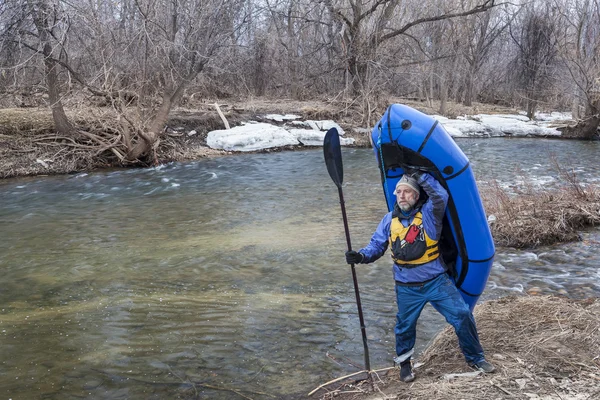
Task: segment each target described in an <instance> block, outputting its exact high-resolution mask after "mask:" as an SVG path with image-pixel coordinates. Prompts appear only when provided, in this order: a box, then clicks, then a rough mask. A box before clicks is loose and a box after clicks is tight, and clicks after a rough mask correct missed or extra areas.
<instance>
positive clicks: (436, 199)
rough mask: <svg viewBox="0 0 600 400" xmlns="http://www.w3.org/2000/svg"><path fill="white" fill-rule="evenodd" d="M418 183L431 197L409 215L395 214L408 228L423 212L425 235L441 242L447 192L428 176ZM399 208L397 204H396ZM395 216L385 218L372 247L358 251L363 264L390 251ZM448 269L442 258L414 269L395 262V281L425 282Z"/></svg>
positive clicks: (378, 227)
mask: <svg viewBox="0 0 600 400" xmlns="http://www.w3.org/2000/svg"><path fill="white" fill-rule="evenodd" d="M417 182H418V183H419V185H420V186H421V187H422V188H423V190H424V191H425V193H427V196H428V197H429V198H428V199H427V201H425V203H423V204H421V205H420V206H417V207H416V208H415V209H413V210H412V211H411V212H410V213H409V214H408V215H404V214H403V213H402V212H400V211H399V210H397V211H396V214H397V215H399V216H400V221H401V222H402V225H404V226H408V225H410V223H411V222H412V220H413V219H414V215H415V214H416V213H417V212H418V211H419V210H421V212H422V214H423V228H424V229H425V232H427V235H429V237H430V238H431V239H433V240H439V239H440V235H441V233H442V220H443V218H444V213H445V212H446V204H447V203H448V192H447V191H446V189H444V188H443V187H442V185H440V183H439V182H438V181H436V180H435V178H434V177H433V176H431V175H430V174H428V173H423V174H421V175H420V176H419V177H418V178H417ZM417 204H419V203H417ZM397 207H398V205H397V204H396V208H397ZM392 213H393V212H392V211H390V212H389V213H387V214H386V215H385V216H384V217H383V219H382V220H381V222H380V223H379V226H377V229H376V230H375V233H373V236H372V237H371V241H370V242H369V244H368V245H367V246H366V247H364V248H362V249H360V250H359V252H360V253H362V254H363V255H364V258H363V261H362V264H368V263H371V262H373V261H375V260H377V259H379V258H380V257H381V256H383V254H384V253H385V251H386V250H387V248H388V246H389V238H390V224H391V222H392ZM446 269H447V268H446V265H445V264H444V261H443V260H442V257H441V256H440V257H438V258H436V259H435V260H433V261H431V262H428V263H427V264H423V265H419V266H418V267H415V268H402V267H400V266H399V265H398V264H396V263H394V279H395V280H396V281H399V282H403V283H413V282H423V281H427V280H429V279H433V278H435V277H436V276H438V275H440V274H442V273H443V272H444V271H446Z"/></svg>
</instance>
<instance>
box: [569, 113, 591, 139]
mask: <svg viewBox="0 0 600 400" xmlns="http://www.w3.org/2000/svg"><path fill="white" fill-rule="evenodd" d="M599 129H600V116H599V115H595V116H593V117H590V118H588V119H584V120H582V121H580V122H579V123H577V125H575V126H568V127H566V128H564V129H563V130H562V137H564V138H567V139H583V140H595V139H598V138H599V136H598V135H599V132H598V130H599Z"/></svg>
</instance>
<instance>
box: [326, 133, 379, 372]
mask: <svg viewBox="0 0 600 400" xmlns="http://www.w3.org/2000/svg"><path fill="white" fill-rule="evenodd" d="M323 152H324V154H325V164H326V165H327V172H329V176H331V179H332V180H333V183H335V185H336V186H337V188H338V193H339V196H340V205H341V207H342V218H343V220H344V230H345V231H346V243H347V244H348V251H351V250H352V244H351V242H350V231H349V229H348V218H347V217H346V205H345V203H344V192H343V191H342V181H343V179H344V169H343V164H342V151H341V147H340V136H339V134H338V131H337V129H336V128H331V129H330V130H328V131H327V134H325V140H324V141H323ZM350 267H351V269H352V280H353V281H354V294H355V295H356V306H357V307H358V318H359V320H360V330H361V333H362V339H363V346H364V349H365V369H366V370H367V372H368V373H369V378H370V376H371V374H370V371H371V363H370V362H369V347H368V346H367V332H366V330H365V321H364V318H363V313H362V305H361V303H360V293H359V291H358V281H357V279H356V270H355V268H354V264H350Z"/></svg>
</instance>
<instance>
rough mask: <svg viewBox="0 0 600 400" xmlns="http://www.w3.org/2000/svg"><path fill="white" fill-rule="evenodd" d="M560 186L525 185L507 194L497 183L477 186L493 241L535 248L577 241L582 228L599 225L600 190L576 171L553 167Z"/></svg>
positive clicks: (511, 245) (503, 244)
mask: <svg viewBox="0 0 600 400" xmlns="http://www.w3.org/2000/svg"><path fill="white" fill-rule="evenodd" d="M556 168H557V169H558V171H559V176H560V178H561V183H562V186H561V187H559V188H557V189H547V190H534V189H532V188H526V189H525V190H522V191H519V192H518V193H516V194H509V193H508V191H507V190H506V189H503V188H501V187H499V186H498V185H497V184H496V185H492V186H489V185H488V186H484V187H482V188H480V191H481V195H482V199H483V202H484V205H485V210H486V212H487V214H488V215H489V216H490V217H488V221H489V222H490V228H491V231H492V236H493V237H494V242H495V243H496V244H497V245H500V246H508V247H515V248H534V247H537V246H541V245H549V244H554V243H564V242H572V241H577V240H580V236H579V232H580V231H581V230H582V229H585V228H588V227H592V226H596V225H599V224H600V191H599V190H598V188H597V187H596V186H594V185H587V186H586V185H583V184H582V183H580V182H579V181H578V180H577V178H576V176H575V174H573V173H572V172H569V171H567V170H565V169H562V168H561V167H559V166H556Z"/></svg>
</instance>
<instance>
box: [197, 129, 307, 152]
mask: <svg viewBox="0 0 600 400" xmlns="http://www.w3.org/2000/svg"><path fill="white" fill-rule="evenodd" d="M206 144H207V145H208V146H209V147H211V148H213V149H223V150H231V151H255V150H261V149H268V148H272V147H281V146H288V145H298V144H299V143H298V140H297V139H296V138H295V137H294V135H292V134H291V133H290V132H288V131H287V130H285V129H284V128H281V127H278V126H274V125H271V124H266V123H256V124H247V125H242V126H236V127H234V128H231V129H224V130H217V131H211V132H209V133H208V136H207V138H206Z"/></svg>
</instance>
